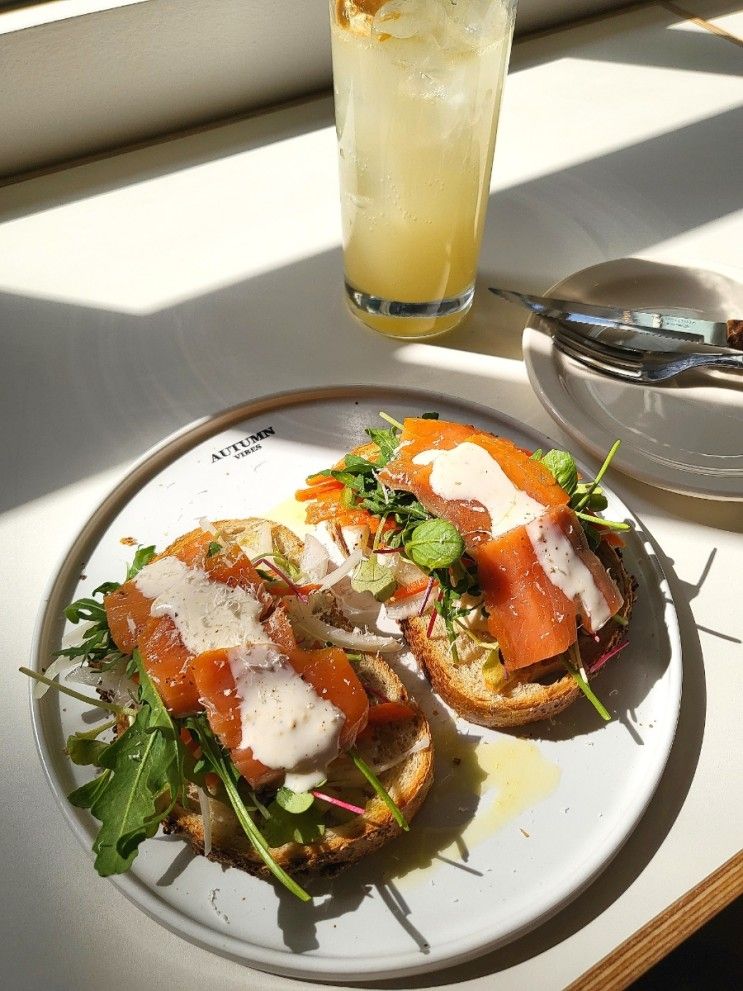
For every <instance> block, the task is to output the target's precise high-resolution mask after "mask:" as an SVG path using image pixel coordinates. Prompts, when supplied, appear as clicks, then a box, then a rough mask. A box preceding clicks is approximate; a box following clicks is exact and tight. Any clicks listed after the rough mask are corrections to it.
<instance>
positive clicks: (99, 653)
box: [56, 546, 155, 671]
mask: <svg viewBox="0 0 743 991" xmlns="http://www.w3.org/2000/svg"><path fill="white" fill-rule="evenodd" d="M154 556H155V548H154V546H152V547H140V548H138V549H137V551H136V553H135V555H134V559H133V560H132V563H131V564H130V565H129V566H128V567H127V569H126V578H125V581H129V580H130V579H131V578H134V577H135V576H136V575H138V574H139V572H140V571H141V570H142V568H143V567H144V566H145V565H146V564H149V562H150V561H151V560H152V558H153V557H154ZM120 587H121V585H120V584H119V582H104V583H103V584H102V585H99V586H98V588H96V589H95V590H94V591H93V597H87V598H82V599H77V600H76V601H75V602H71V603H70V605H69V606H67V608H66V609H65V611H64V614H65V616H66V617H67V619H68V620H69V621H70V623H74V624H76V625H77V624H78V623H89V624H90V625H89V626H88V628H87V629H86V630H85V632H84V633H83V639H82V641H81V643H79V644H75V646H73V647H65V648H64V649H63V650H58V651H57V652H56V656H57V657H79V658H81V660H82V663H83V664H89V665H91V666H92V667H94V668H96V670H98V671H105V670H108V669H109V668H112V667H115V666H116V665H117V664H120V663H121V662H122V661H123V660H124V659H125V658H126V656H127V655H125V654H122V653H121V651H120V650H119V648H118V647H117V646H116V644H115V643H114V641H113V638H112V636H111V631H110V630H109V628H108V620H107V618H106V610H105V608H104V606H103V602H102V601H98V598H96V596H100V597H101V598H103V597H105V596H106V595H108V594H109V593H110V592H114V591H116V589H117V588H120Z"/></svg>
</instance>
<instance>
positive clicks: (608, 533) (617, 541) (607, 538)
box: [601, 529, 624, 547]
mask: <svg viewBox="0 0 743 991" xmlns="http://www.w3.org/2000/svg"><path fill="white" fill-rule="evenodd" d="M601 539H602V540H603V541H604V543H605V544H608V545H609V547H624V541H623V540H622V538H621V537H620V536H619V534H618V533H616V532H615V531H614V530H603V529H602V532H601Z"/></svg>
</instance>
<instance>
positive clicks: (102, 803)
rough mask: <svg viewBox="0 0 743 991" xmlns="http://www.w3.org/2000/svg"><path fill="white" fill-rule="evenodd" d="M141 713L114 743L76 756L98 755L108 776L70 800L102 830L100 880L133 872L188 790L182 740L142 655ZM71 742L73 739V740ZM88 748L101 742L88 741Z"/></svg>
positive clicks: (81, 745) (80, 745)
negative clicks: (185, 788) (139, 855)
mask: <svg viewBox="0 0 743 991" xmlns="http://www.w3.org/2000/svg"><path fill="white" fill-rule="evenodd" d="M133 657H134V660H135V663H136V665H137V673H138V674H139V679H140V688H139V696H140V702H141V708H140V709H139V711H138V712H137V714H136V716H135V718H134V721H133V722H132V723H131V725H130V726H129V727H128V728H127V729H126V730H125V731H124V732H123V733H122V734H121V736H119V737H118V738H117V739H116V740H114V741H113V743H110V744H108V745H107V746H104V745H103V744H100V745H98V746H97V747H95V748H91V747H90V746H88V747H86V746H85V742H86V741H83V740H80V741H78V742H76V743H75V744H73V750H75V752H76V753H78V754H82V753H83V752H84V751H87V754H86V756H91V755H92V753H91V751H94V752H95V763H97V764H99V765H100V767H102V768H103V773H102V774H101V775H100V776H99V777H98V778H95V779H94V781H92V782H88V784H87V785H83V787H82V788H78V789H77V790H76V791H74V792H72V794H71V795H69V796H68V798H69V800H70V802H71V803H72V804H73V805H76V806H78V807H81V808H89V809H90V811H91V813H92V814H93V815H94V816H95V817H96V819H98V820H100V823H101V826H100V829H99V831H98V835H97V836H96V838H95V842H94V843H93V851H94V853H95V854H96V860H95V867H96V870H97V871H98V873H99V874H100V875H101V877H108V876H109V875H111V874H121V873H123V872H124V871H126V870H128V869H129V867H130V866H131V864H132V861H133V860H134V858H135V857H136V855H137V852H138V849H139V844H140V843H141V842H142V841H143V840H145V839H148V838H149V837H151V836H154V835H155V833H156V832H157V829H158V826H159V825H160V822H161V821H162V820H163V819H164V818H165V816H166V815H167V814H168V812H169V811H170V809H171V808H172V807H173V805H174V804H175V802H176V801H177V799H178V797H179V796H180V794H181V792H182V790H183V759H182V750H181V745H180V741H179V738H178V734H177V732H176V729H175V725H174V724H173V721H172V719H171V718H170V715H169V714H168V711H167V709H166V708H165V706H164V705H163V702H162V700H161V699H160V696H159V695H158V694H157V691H156V690H155V688H154V686H153V684H152V682H151V680H150V678H149V675H148V674H147V671H146V669H145V667H144V665H143V664H142V663H141V661H140V660H139V657H138V655H137V653H136V652H135V654H134V655H133ZM71 739H72V738H71ZM87 742H88V743H89V744H93V743H96V741H87Z"/></svg>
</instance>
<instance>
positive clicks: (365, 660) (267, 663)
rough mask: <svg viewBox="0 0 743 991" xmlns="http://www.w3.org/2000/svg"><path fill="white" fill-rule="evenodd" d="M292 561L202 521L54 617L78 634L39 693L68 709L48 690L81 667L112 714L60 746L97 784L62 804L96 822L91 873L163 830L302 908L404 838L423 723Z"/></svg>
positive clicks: (239, 528)
mask: <svg viewBox="0 0 743 991" xmlns="http://www.w3.org/2000/svg"><path fill="white" fill-rule="evenodd" d="M306 557H307V555H306V553H305V550H304V548H303V545H302V543H301V541H299V540H298V538H296V537H295V536H294V534H292V533H291V532H290V531H288V530H287V529H286V528H284V527H282V526H280V525H278V524H275V523H273V524H272V523H269V522H267V521H264V520H258V519H248V520H228V521H219V522H216V523H203V524H202V525H201V526H200V527H199V528H198V529H196V530H193V531H191V532H190V533H187V534H185V535H184V536H182V537H180V538H179V539H178V540H176V541H175V542H174V543H172V544H171V545H170V546H169V547H168V548H167V549H166V550H164V551H163V552H162V553H160V554H155V552H154V548H141V549H140V550H139V551H138V552H137V554H136V557H135V561H134V564H133V565H132V567H131V568H130V569H129V571H128V574H127V576H126V580H125V581H124V583H123V584H120V585H119V584H117V583H107V584H105V585H103V586H101V587H100V588H98V589H96V591H95V592H94V593H93V597H92V598H89V599H83V600H79V601H78V602H76V603H73V605H72V606H70V607H69V609H68V610H67V616H68V618H69V619H70V620H71V621H72V622H79V621H87V622H88V624H89V625H88V627H87V629H86V630H85V633H84V635H83V641H82V643H81V644H80V645H78V646H75V647H71V648H68V649H66V650H65V651H63V652H62V654H63V657H62V659H61V660H60V662H59V663H57V662H55V666H53V667H54V670H48V671H47V674H46V676H45V677H43V678H41V679H40V680H41V681H42V682H43V683H44V685H45V686H49V685H51V684H54V685H55V687H58V688H59V689H60V690H61V691H65V692H68V693H70V694H73V695H76V696H77V697H78V698H84V696H81V695H80V693H78V692H77V691H76V690H73V689H70V688H69V687H67V685H66V684H59V683H57V682H54V681H53V678H54V677H55V676H56V675H57V674H59V673H61V668H62V667H63V666H64V665H65V664H66V665H69V664H70V663H72V664H77V665H82V670H81V671H80V670H79V671H78V673H77V677H78V680H81V679H82V680H84V681H87V682H88V683H90V684H93V685H95V686H96V688H97V689H98V692H99V695H100V698H99V699H98V700H94V703H95V704H97V705H100V706H101V707H102V708H105V709H108V710H109V711H110V712H111V714H112V719H111V720H110V722H109V723H107V724H105V723H104V724H103V725H101V726H96V727H95V728H94V729H93V730H91V731H85V732H80V733H76V734H74V735H73V736H72V737H71V738H70V739H69V741H68V748H67V749H68V754H69V756H70V758H71V760H72V761H73V762H75V763H76V764H87V765H91V766H96V767H98V768H99V769H100V773H99V775H98V776H97V777H96V778H94V779H93V780H91V781H90V782H88V783H87V784H85V785H83V786H82V787H80V788H78V789H77V790H76V791H74V792H73V793H72V794H71V795H70V796H69V799H70V801H71V802H72V803H73V804H74V805H76V806H78V807H81V808H88V809H90V811H91V812H92V814H93V815H94V816H95V817H96V818H97V819H98V820H100V823H101V825H100V830H99V832H98V835H97V838H96V840H95V844H94V851H95V853H96V867H97V869H98V871H99V873H100V874H102V875H110V874H115V873H120V872H122V871H125V870H127V869H128V868H129V866H130V865H131V863H132V860H133V859H134V857H135V856H136V854H137V850H138V847H139V844H140V843H141V842H142V841H143V840H144V839H146V838H148V837H151V836H153V835H154V834H155V832H156V831H157V829H158V828H159V826H160V824H161V823H163V824H164V827H165V829H166V831H168V832H175V833H179V834H183V835H184V836H185V837H186V838H187V839H188V840H189V841H190V843H191V844H192V845H193V847H194V848H195V849H196V850H197V851H198V852H202V853H206V854H207V855H208V856H209V857H210V858H211V859H213V860H218V861H220V862H222V863H225V864H230V865H234V866H237V867H240V868H242V869H244V870H247V871H249V872H250V873H253V874H257V875H260V876H263V877H268V876H269V875H270V874H273V875H274V876H275V877H276V878H277V879H278V880H279V881H281V882H282V883H283V884H284V885H285V886H286V887H287V888H289V889H290V890H291V891H293V892H294V894H296V895H298V896H299V897H300V898H303V899H306V898H307V897H308V896H307V894H306V892H305V891H304V890H303V889H302V888H301V887H300V886H299V883H298V880H297V879H299V880H302V879H303V878H304V877H307V876H311V875H317V874H323V875H332V874H335V873H337V872H338V871H339V870H342V869H343V868H344V867H345V866H347V865H349V864H351V863H353V862H354V861H356V860H358V859H359V858H360V857H363V856H365V855H366V854H368V853H370V852H371V851H373V850H375V849H377V848H378V847H380V846H381V845H382V844H383V843H385V842H386V841H387V840H389V839H391V838H393V837H394V836H395V835H397V834H399V833H400V832H401V830H403V829H407V828H408V823H409V821H410V819H411V818H412V817H413V816H414V815H415V813H416V812H417V810H418V809H419V807H420V805H421V803H422V802H423V799H424V798H425V796H426V793H427V791H428V789H429V786H430V784H431V779H432V768H433V753H432V743H431V736H430V731H429V727H428V724H427V722H426V719H425V718H424V716H423V714H422V713H421V710H420V709H419V708H418V706H417V705H416V704H415V703H414V702H413V701H412V700H411V699H410V698H409V697H408V695H407V693H406V691H405V689H404V687H403V685H402V683H401V682H400V680H399V678H398V677H397V676H396V675H395V674H394V673H393V672H392V670H391V669H390V667H389V666H388V665H387V663H386V662H385V661H384V660H383V659H382V658H381V656H380V654H379V653H378V652H377V648H378V647H381V648H383V649H384V648H389V645H390V643H394V641H390V639H389V638H386V637H374V636H371V635H369V634H366V635H355V634H354V632H353V630H352V628H350V627H349V624H348V623H347V622H346V621H345V620H344V619H343V617H342V616H341V615H334V613H333V610H334V608H335V605H334V601H335V600H334V597H333V593H332V585H331V584H329V585H328V587H327V590H326V589H324V588H320V583H314V584H309V585H307V584H304V583H303V581H304V580H303V578H302V574H301V572H302V562H303V560H304V559H305V558H306ZM310 592H313V593H320V595H319V597H320V599H321V601H322V606H323V609H324V614H323V615H324V617H325V618H321V617H320V616H317V617H316V618H315V622H316V623H318V624H320V626H319V627H317V628H315V627H312V624H310V627H312V628H310V629H309V630H308V629H307V624H305V625H304V626H302V625H298V624H294V623H293V621H292V619H291V611H290V610H289V609H287V602H289V601H290V600H294V601H296V602H299V603H301V602H303V601H306V599H307V597H308V596H309V594H310ZM315 598H317V596H315ZM318 629H319V633H318ZM326 629H328V630H330V629H332V630H335V631H337V636H336V640H337V639H338V638H339V637H340V639H341V640H343V638H344V637H345V641H346V647H345V649H344V647H343V646H336V645H334V644H333V643H332V642H329V640H330V638H328V637H327V636H326V635H325V633H326ZM24 670H25V669H24ZM26 673H29V674H32V672H28V671H27V672H26ZM35 677H37V678H39V676H38V675H36V676H35ZM107 729H108V730H112V731H113V734H114V738H113V739H112V740H111V742H104V741H103V740H102V739H101V738H100V737H101V736H102V734H103V733H104V731H105V730H107Z"/></svg>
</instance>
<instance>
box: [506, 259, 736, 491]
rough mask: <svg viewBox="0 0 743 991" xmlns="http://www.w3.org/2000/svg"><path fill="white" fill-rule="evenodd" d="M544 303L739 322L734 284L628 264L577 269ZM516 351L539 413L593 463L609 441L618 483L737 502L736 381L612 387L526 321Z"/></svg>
mask: <svg viewBox="0 0 743 991" xmlns="http://www.w3.org/2000/svg"><path fill="white" fill-rule="evenodd" d="M548 295H555V296H561V297H562V298H568V299H579V300H583V301H585V302H591V303H606V304H609V305H613V306H629V307H642V308H646V309H651V308H653V307H658V308H664V309H672V308H674V309H676V310H679V311H682V312H685V313H687V314H688V313H690V314H691V315H694V316H700V317H704V318H705V319H709V320H725V319H728V318H731V317H737V316H740V315H741V314H743V285H741V284H740V283H738V282H735V281H733V280H732V279H730V278H727V277H726V276H724V275H716V274H713V273H711V272H703V271H698V270H695V269H685V268H676V267H672V266H670V265H660V264H657V263H654V262H648V261H642V260H640V259H634V258H623V259H619V260H617V261H611V262H606V263H604V264H601V265H595V266H593V267H592V268H587V269H584V270H583V271H582V272H578V273H577V274H576V275H571V276H570V277H569V278H568V279H566V280H565V281H563V282H560V283H558V284H557V285H556V286H553V287H552V289H551V290H550V291H549V293H548ZM671 304H673V307H672V305H671ZM523 349H524V361H525V362H526V369H527V372H528V374H529V381H530V382H531V385H532V388H533V389H534V391H535V392H536V394H537V396H538V397H539V399H540V401H541V403H542V405H543V406H544V408H545V409H546V410H547V412H548V413H549V414H550V416H552V417H553V418H554V419H555V420H556V421H557V422H558V423H559V424H560V426H561V427H562V428H563V429H564V430H566V431H567V432H568V433H569V434H570V435H571V436H572V437H575V439H576V440H577V441H578V443H580V444H582V445H583V446H584V447H585V448H586V449H587V450H588V451H590V452H591V454H593V455H594V456H595V457H597V458H598V459H599V460H601V459H603V458H604V456H605V455H606V452H607V451H608V450H609V448H610V447H611V445H612V443H613V442H614V441H615V440H616V439H617V438H619V439H621V441H622V446H621V447H620V449H619V452H618V453H617V456H616V457H615V459H614V462H613V465H614V467H616V468H619V469H620V470H621V471H624V472H626V473H627V474H628V475H632V476H634V477H635V478H639V479H640V480H641V481H643V482H649V483H650V484H651V485H657V486H659V487H660V488H663V489H668V490H670V491H671V492H681V493H683V494H685V495H692V496H699V497H703V498H708V499H743V376H741V375H736V373H735V372H732V373H730V374H727V375H720V374H719V373H717V372H709V371H699V372H696V373H694V374H687V375H682V376H680V377H679V378H677V379H674V380H671V381H670V382H668V383H666V384H664V385H658V386H647V385H640V384H635V383H633V382H621V381H619V380H618V379H612V378H609V377H608V376H605V375H599V374H597V373H596V372H592V371H590V370H589V369H588V368H586V367H585V366H584V365H581V364H579V363H578V362H576V361H575V360H574V359H572V358H568V357H566V356H565V355H563V354H561V353H560V352H559V351H558V350H557V349H556V348H555V347H553V345H552V338H551V337H550V335H549V334H548V333H546V332H545V330H544V329H543V328H541V327H540V325H539V321H538V320H537V319H536V318H532V319H530V320H529V322H528V324H527V326H526V329H525V330H524V337H523Z"/></svg>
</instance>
